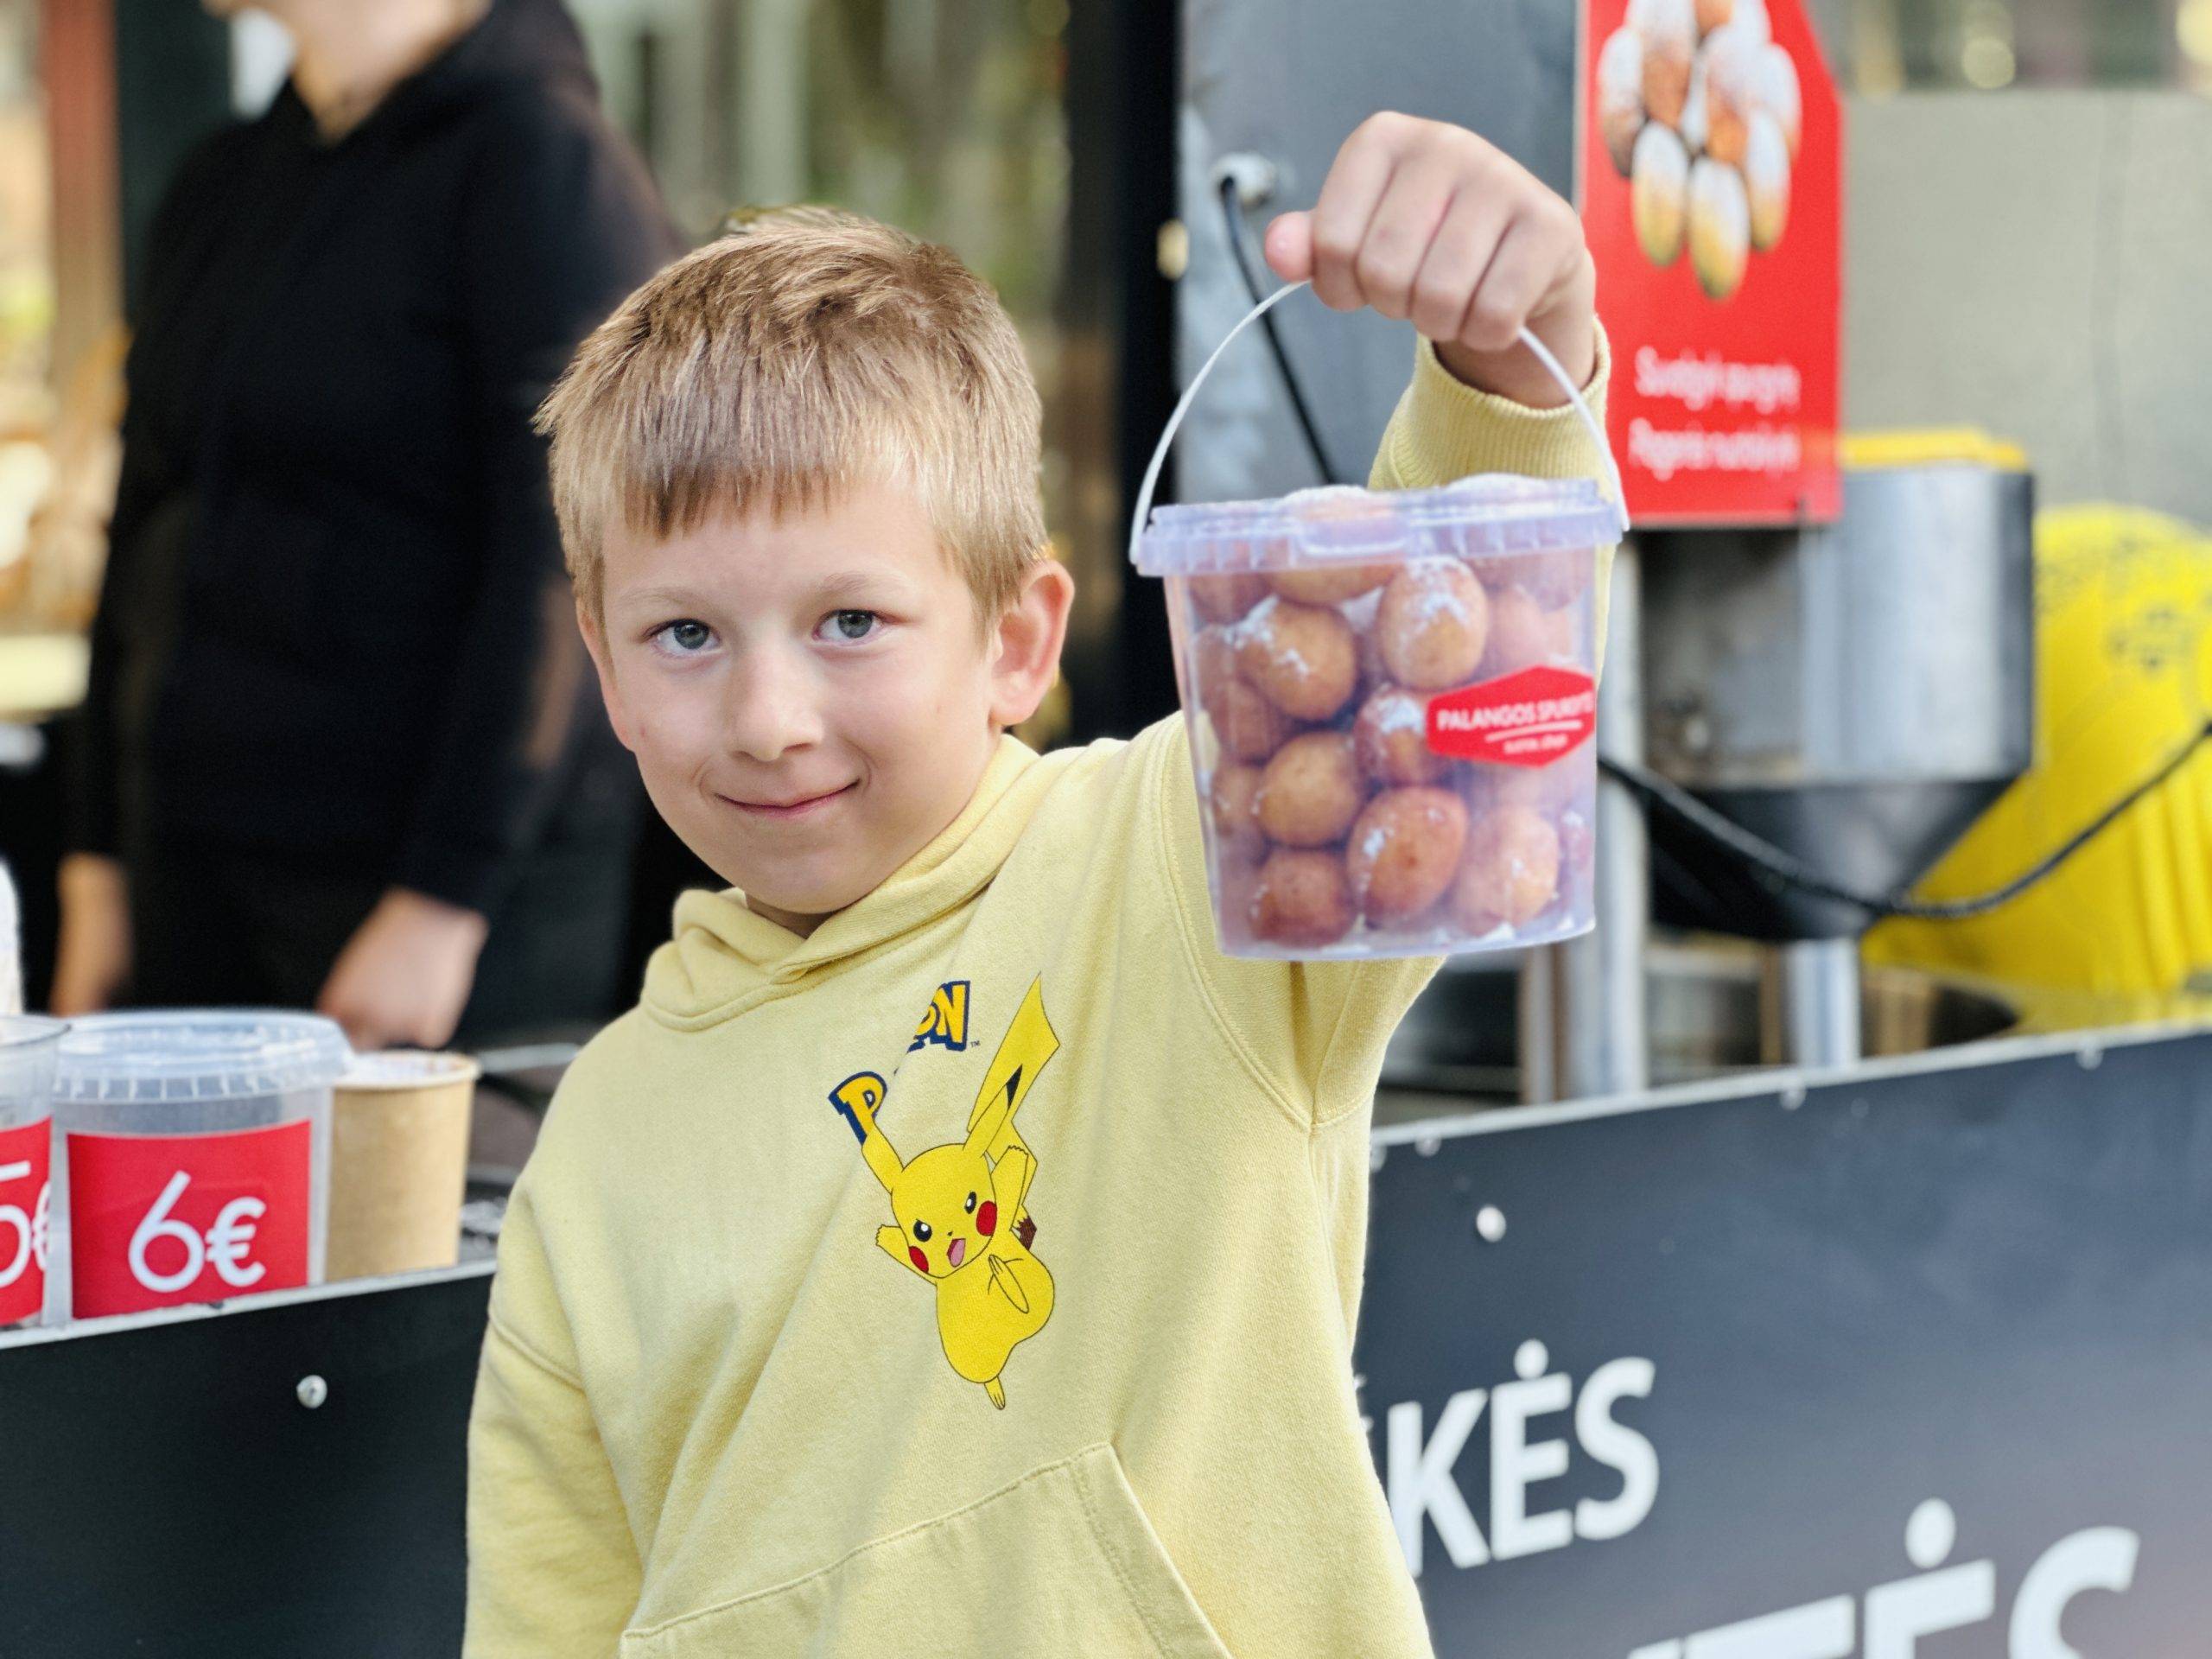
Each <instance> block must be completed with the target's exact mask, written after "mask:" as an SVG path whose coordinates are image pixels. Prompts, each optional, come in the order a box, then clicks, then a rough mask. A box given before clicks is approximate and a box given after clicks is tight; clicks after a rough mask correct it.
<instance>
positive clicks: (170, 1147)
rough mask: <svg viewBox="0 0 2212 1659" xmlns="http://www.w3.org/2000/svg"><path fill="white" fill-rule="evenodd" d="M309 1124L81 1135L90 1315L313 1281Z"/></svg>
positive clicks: (75, 1259)
mask: <svg viewBox="0 0 2212 1659" xmlns="http://www.w3.org/2000/svg"><path fill="white" fill-rule="evenodd" d="M309 1133H310V1131H309V1127H308V1122H307V1120H306V1119H304V1118H302V1119H301V1120H300V1121H299V1122H296V1123H280V1124H277V1126H275V1127H274V1128H266V1129H247V1130H245V1131H243V1132H241V1133H239V1134H236V1135H71V1136H70V1137H69V1250H70V1268H71V1274H70V1277H71V1294H72V1298H73V1311H74V1313H76V1316H77V1317H78V1318H79V1319H96V1318H99V1316H101V1315H103V1314H108V1313H137V1312H139V1311H140V1310H142V1309H144V1308H149V1307H172V1306H176V1305H178V1304H179V1303H183V1302H213V1301H221V1300H226V1299H227V1298H229V1297H232V1296H238V1295H243V1294H246V1293H248V1292H251V1291H264V1290H288V1289H289V1288H291V1287H294V1286H296V1285H304V1284H305V1283H307V1281H308V1158H309V1151H308V1147H309V1141H308V1135H309Z"/></svg>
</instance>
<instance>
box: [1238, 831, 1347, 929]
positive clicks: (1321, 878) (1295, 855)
mask: <svg viewBox="0 0 2212 1659" xmlns="http://www.w3.org/2000/svg"><path fill="white" fill-rule="evenodd" d="M1245 913H1246V914H1247V915H1249V917H1250V918H1251V920H1252V931H1253V934H1254V936H1255V937H1256V938H1262V939H1271V940H1273V941H1274V943H1275V944H1294V945H1320V944H1335V943H1336V942H1337V941H1338V939H1341V938H1344V935H1345V934H1347V933H1349V932H1350V931H1351V924H1352V906H1351V881H1350V880H1348V879H1347V878H1346V877H1345V875H1344V860H1343V859H1341V858H1339V857H1338V856H1337V855H1336V854H1334V853H1315V852H1298V851H1294V850H1293V849H1288V848H1278V849H1275V850H1274V852H1272V853H1270V854H1268V861H1267V862H1266V863H1265V864H1262V866H1261V867H1260V880H1259V886H1258V887H1257V888H1256V889H1255V891H1254V893H1253V894H1252V898H1251V902H1250V905H1249V908H1248V910H1247V911H1246V912H1245Z"/></svg>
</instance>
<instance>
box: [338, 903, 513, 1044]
mask: <svg viewBox="0 0 2212 1659" xmlns="http://www.w3.org/2000/svg"><path fill="white" fill-rule="evenodd" d="M484 932H485V925H484V918H482V917H481V916H480V915H478V914H477V913H476V912H474V911H473V910H463V909H461V908H460V907H459V906H454V905H448V904H445V903H442V901H440V900H438V899H431V898H428V897H426V896H424V895H423V894H422V893H411V892H410V891H408V890H407V889H406V888H404V887H394V888H393V889H392V890H391V892H389V893H385V896H384V898H383V899H382V900H381V901H380V902H379V903H378V906H377V907H376V908H375V909H374V910H372V911H371V912H369V915H368V919H367V920H365V921H364V922H363V923H362V924H361V925H360V926H359V927H358V928H356V929H355V930H354V932H353V938H350V939H348V940H347V941H346V948H345V949H344V950H340V952H339V953H338V960H337V962H336V963H334V964H333V966H332V968H331V969H330V977H329V978H328V979H327V981H325V982H324V983H323V987H322V995H321V996H320V997H318V998H317V999H316V1001H315V1012H316V1013H318V1014H327V1015H329V1016H330V1017H331V1018H332V1019H334V1020H337V1021H338V1023H339V1024H340V1025H341V1026H343V1027H346V1040H347V1041H349V1042H350V1043H352V1044H353V1046H354V1047H355V1048H357V1049H359V1050H362V1051H364V1052H366V1051H368V1050H371V1049H378V1048H391V1047H395V1046H407V1047H415V1048H439V1047H442V1046H444V1045H445V1043H446V1041H447V1040H448V1039H449V1038H451V1037H452V1035H453V1033H454V1027H455V1026H456V1025H458V1024H460V1022H461V1009H462V1008H463V1007H466V1006H467V1002H468V991H469V987H470V986H471V985H473V984H474V982H475V980H476V958H477V956H478V954H479V953H480V951H482V950H483V949H484Z"/></svg>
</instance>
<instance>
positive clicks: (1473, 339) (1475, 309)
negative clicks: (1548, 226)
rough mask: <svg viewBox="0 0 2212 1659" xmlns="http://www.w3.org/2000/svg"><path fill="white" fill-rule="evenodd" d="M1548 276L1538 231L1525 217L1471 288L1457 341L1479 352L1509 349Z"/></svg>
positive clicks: (1515, 223) (1547, 284)
mask: <svg viewBox="0 0 2212 1659" xmlns="http://www.w3.org/2000/svg"><path fill="white" fill-rule="evenodd" d="M1552 274H1553V273H1552V262H1551V260H1550V259H1549V258H1548V257H1547V255H1546V252H1545V248H1544V238H1543V233H1542V232H1541V230H1540V229H1539V228H1538V227H1536V226H1535V225H1533V224H1532V223H1531V222H1530V221H1529V219H1527V218H1526V217H1522V218H1517V219H1515V220H1514V221H1513V223H1512V224H1511V225H1510V226H1509V227H1508V228H1507V230H1506V232H1505V236H1504V238H1503V240H1502V241H1500V242H1499V243H1498V245H1497V255H1496V256H1495V257H1493V258H1492V259H1491V262H1490V269H1489V270H1486V271H1484V273H1483V279H1482V282H1481V283H1480V284H1479V285H1478V287H1477V288H1476V289H1475V297H1474V302H1473V303H1472V304H1471V305H1470V306H1469V307H1468V308H1467V315H1466V320H1465V321H1464V322H1463V323H1462V324H1461V325H1460V328H1459V338H1460V340H1462V341H1463V342H1465V344H1466V345H1469V346H1473V347H1474V348H1475V350H1477V351H1478V352H1502V351H1503V350H1504V349H1505V348H1506V347H1507V346H1510V345H1512V344H1513V342H1514V341H1515V340H1516V339H1517V338H1519V336H1520V333H1521V326H1522V324H1523V323H1525V322H1526V321H1528V320H1529V313H1531V312H1532V311H1534V310H1535V308H1536V302H1537V301H1539V300H1541V298H1543V296H1544V291H1545V289H1548V288H1549V287H1550V285H1551V280H1552Z"/></svg>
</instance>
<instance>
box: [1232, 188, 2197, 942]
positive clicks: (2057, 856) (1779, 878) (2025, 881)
mask: <svg viewBox="0 0 2212 1659" xmlns="http://www.w3.org/2000/svg"><path fill="white" fill-rule="evenodd" d="M1221 210H1222V216H1223V218H1224V219H1225V220H1226V221H1227V223H1228V228H1229V251H1230V256H1231V257H1233V258H1234V259H1235V260H1236V270H1237V273H1238V274H1239V275H1240V276H1242V277H1243V279H1244V287H1245V290H1246V291H1247V292H1248V293H1249V294H1250V295H1251V296H1252V303H1253V304H1255V305H1257V304H1258V303H1259V302H1260V301H1261V299H1262V297H1263V296H1262V293H1261V290H1260V280H1259V277H1258V276H1257V275H1256V274H1255V271H1254V270H1253V268H1252V264H1251V263H1250V260H1249V257H1248V256H1247V251H1246V249H1245V245H1244V238H1245V234H1246V232H1245V227H1244V215H1243V211H1242V209H1241V208H1240V207H1239V206H1238V203H1237V200H1236V181H1234V180H1233V179H1226V178H1224V180H1222V181H1221ZM1260 328H1261V331H1262V333H1263V334H1266V336H1267V340H1268V350H1269V351H1270V352H1272V353H1274V359H1275V367H1276V369H1277V370H1278V371H1279V372H1281V376H1282V382H1283V385H1284V387H1285V388H1286V389H1287V391H1288V392H1289V394H1290V405H1291V408H1292V410H1294V411H1295V413H1296V414H1297V416H1298V425H1299V429H1300V431H1301V432H1303V433H1304V434H1305V435H1306V448H1307V449H1308V450H1310V451H1311V452H1312V454H1313V464H1314V465H1315V466H1316V467H1319V468H1320V471H1321V475H1322V477H1323V478H1325V479H1326V480H1329V481H1330V482H1332V483H1334V482H1337V481H1338V480H1340V479H1341V478H1342V477H1343V474H1341V473H1339V472H1338V471H1337V469H1336V468H1335V467H1333V466H1332V465H1331V464H1330V461H1329V456H1328V451H1327V450H1326V449H1325V448H1323V447H1322V444H1321V435H1320V433H1319V430H1317V429H1316V428H1315V427H1314V424H1313V416H1312V414H1311V413H1309V412H1308V410H1307V409H1306V398H1305V396H1304V394H1303V393H1302V392H1300V390H1299V385H1298V377H1297V376H1296V375H1294V374H1293V373H1292V372H1291V368H1290V358H1289V356H1288V355H1287V353H1285V352H1284V350H1283V344H1282V340H1281V337H1280V336H1279V335H1278V334H1276V333H1275V320H1274V313H1272V312H1269V313H1268V314H1266V315H1262V317H1261V319H1260ZM2207 740H2212V721H2206V722H2205V723H2204V725H2203V726H2202V727H2201V728H2198V730H2197V732H2196V734H2195V735H2194V736H2192V737H2191V738H2190V740H2189V741H2187V742H2185V743H2183V745H2182V746H2181V747H2180V748H2179V749H2178V750H2177V751H2176V752H2175V753H2173V754H2172V755H2171V757H2169V758H2168V759H2167V760H2166V761H2165V762H2164V764H2163V765H2162V766H2159V767H2158V769H2157V770H2156V771H2155V772H2152V774H2151V775H2150V776H2149V777H2148V778H2145V779H2144V780H2143V781H2142V782H2141V783H2139V784H2138V785H2136V786H2135V787H2134V788H2133V789H2131V790H2129V791H2127V792H2126V794H2125V795H2123V796H2121V797H2120V798H2119V799H2118V800H2116V801H2114V802H2113V804H2111V805H2109V806H2107V808H2106V809H2105V810H2103V811H2102V812H2101V813H2099V814H2098V815H2097V817H2095V818H2094V819H2093V820H2091V821H2090V823H2088V825H2087V826H2086V827H2084V828H2083V829H2081V830H2080V831H2078V832H2077V833H2076V834H2075V836H2073V837H2072V838H2071V839H2069V840H2068V841H2067V842H2064V843H2063V844H2062V845H2061V846H2060V847H2059V848H2058V849H2057V850H2056V851H2055V852H2053V853H2051V854H2050V855H2049V856H2048V857H2046V858H2044V860H2043V861H2041V862H2039V863H2037V864H2036V865H2034V866H2032V867H2031V868H2029V869H2027V870H2026V871H2024V873H2022V874H2020V875H2018V876H2016V877H2015V878H2014V879H2013V880H2010V881H2008V882H2006V883H2005V885H2004V886H2003V887H1998V888H1995V889H1994V890H1993V891H1991V892H1988V893H1981V894H1979V895H1978V896H1976V897H1974V898H1972V899H1942V900H1939V901H1933V902H1929V901H1923V900H1921V899H1914V898H1913V897H1911V896H1910V894H1909V893H1905V892H1904V891H1903V890H1899V891H1897V892H1895V893H1859V892H1857V891H1855V890H1853V889H1852V888H1850V887H1843V886H1840V884H1838V883H1836V882H1834V881H1831V880H1828V879H1827V877H1826V876H1824V875H1822V874H1820V873H1819V872H1818V871H1817V870H1815V869H1814V868H1812V866H1811V865H1809V864H1807V863H1806V862H1805V861H1803V860H1802V859H1800V858H1798V857H1796V855H1793V854H1791V853H1789V852H1786V851H1784V850H1783V849H1782V848H1779V847H1777V846H1776V845H1775V844H1774V843H1773V842H1770V841H1768V840H1766V839H1765V838H1764V836H1755V835H1753V834H1752V833H1751V831H1750V830H1748V829H1745V828H1743V826H1741V825H1740V824H1738V823H1735V822H1734V821H1733V820H1732V819H1731V818H1729V817H1726V816H1724V815H1723V814H1721V813H1719V812H1716V811H1714V810H1713V808H1711V807H1709V806H1707V804H1705V803H1704V802H1703V801H1700V800H1699V799H1698V798H1697V797H1696V796H1694V795H1693V794H1691V793H1690V792H1689V791H1688V790H1686V789H1684V788H1682V787H1681V785H1677V784H1675V783H1672V782H1670V781H1669V779H1664V778H1662V777H1661V776H1659V774H1658V773H1656V772H1650V771H1648V770H1646V769H1645V768H1644V767H1643V766H1637V765H1635V764H1634V763H1632V762H1630V761H1625V760H1614V759H1612V758H1611V757H1600V759H1599V763H1598V764H1599V767H1600V768H1601V769H1602V770H1603V771H1604V772H1606V773H1607V774H1608V775H1609V776H1611V777H1612V778H1614V779H1617V780H1618V781H1619V782H1620V783H1622V784H1624V785H1626V786H1627V787H1628V788H1629V789H1630V791H1633V792H1634V793H1635V794H1636V795H1637V796H1638V797H1640V798H1642V799H1643V800H1644V801H1645V802H1646V803H1647V804H1651V805H1656V806H1657V807H1660V808H1661V809H1662V810H1666V811H1668V812H1670V813H1672V814H1673V815H1674V816H1675V817H1676V818H1679V819H1680V820H1681V822H1682V823H1686V824H1688V826H1689V827H1690V828H1691V829H1694V830H1696V831H1698V832H1699V833H1700V834H1701V835H1703V836H1705V837H1706V839H1707V840H1708V841H1710V842H1713V843H1714V844H1715V845H1716V846H1719V847H1722V848H1725V849H1727V850H1728V851H1730V852H1732V853H1733V854H1735V855H1736V856H1737V857H1738V858H1740V859H1742V860H1743V861H1745V863H1746V864H1748V865H1750V866H1751V870H1752V872H1753V874H1755V875H1757V876H1758V877H1759V878H1760V879H1761V880H1763V881H1764V883H1765V885H1766V886H1768V887H1770V888H1771V889H1773V890H1775V891H1777V892H1779V891H1782V890H1783V889H1786V888H1792V887H1794V888H1796V889H1797V890H1798V891H1799V892H1801V893H1810V894H1811V895H1812V896H1814V897H1815V898H1817V899H1830V900H1832V901H1834V902H1835V903H1837V904H1843V905H1850V906H1853V907H1854V908H1856V909H1859V910H1863V911H1866V912H1868V913H1869V914H1870V915H1873V916H1897V917H1904V918H1910V919H1912V920H1915V921H1927V922H1955V921H1964V920H1966V919H1967V918H1970V917H1974V916H1982V915H1986V914H1987V913H1988V912H1991V911H1993V910H1996V909H1998V908H1999V907H2000V906H2004V905H2007V904H2010V903H2011V902H2012V900H2013V899H2017V898H2018V897H2019V896H2020V895H2021V894H2022V893H2025V892H2026V891H2027V890H2028V889H2029V888H2030V887H2033V886H2035V885H2036V883H2037V882H2038V881H2041V880H2043V879H2044V877H2046V876H2048V875H2049V874H2051V872H2052V871H2054V870H2056V868H2058V867H2059V866H2060V865H2062V864H2063V863H2065V862H2066V861H2067V860H2068V859H2069V858H2071V857H2073V856H2074V855H2075V854H2076V853H2078V852H2080V851H2081V850H2082V848H2084V847H2086V846H2088V844H2089V842H2092V841H2094V840H2095V839H2096V838H2097V836H2100V835H2101V834H2103V833H2104V831H2105V830H2106V829H2109V828H2110V827H2111V826H2112V823H2113V820H2114V819H2116V818H2118V817H2120V814H2121V813H2123V812H2125V811H2126V810H2127V809H2128V808H2129V807H2131V806H2133V805H2134V804H2135V803H2136V802H2138V801H2139V800H2141V799H2142V798H2144V797H2145V795H2148V794H2149V793H2150V792H2151V791H2152V790H2154V789H2156V788H2158V785H2161V784H2163V783H2164V782H2165V781H2166V780H2167V779H2169V778H2171V777H2172V776H2173V775H2174V773H2176V772H2178V771H2180V770H2181V768H2182V766H2183V764H2184V763H2185V762H2187V760H2189V758H2190V756H2191V755H2193V754H2195V753H2196V751H2197V750H2198V749H2199V748H2200V747H2202V746H2203V744H2204V743H2205V742H2206V741H2207Z"/></svg>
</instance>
